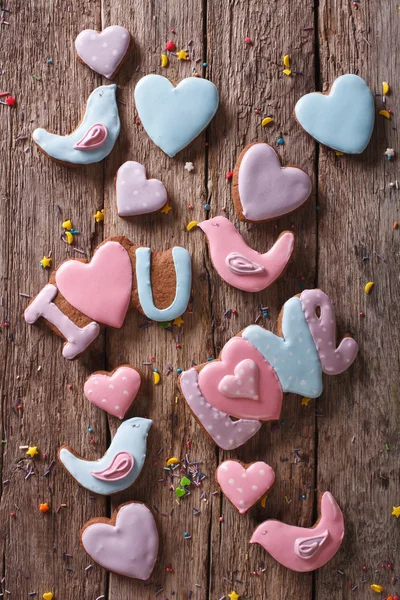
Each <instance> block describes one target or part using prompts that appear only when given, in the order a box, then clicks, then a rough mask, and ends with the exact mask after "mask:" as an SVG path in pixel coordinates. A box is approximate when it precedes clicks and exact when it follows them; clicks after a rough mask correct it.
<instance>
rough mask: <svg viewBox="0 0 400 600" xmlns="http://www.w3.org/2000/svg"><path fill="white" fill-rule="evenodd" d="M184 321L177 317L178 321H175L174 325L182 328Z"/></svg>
mask: <svg viewBox="0 0 400 600" xmlns="http://www.w3.org/2000/svg"><path fill="white" fill-rule="evenodd" d="M183 323H184V321H183V319H182V317H177V318H176V319H174V325H178V327H181V325H183Z"/></svg>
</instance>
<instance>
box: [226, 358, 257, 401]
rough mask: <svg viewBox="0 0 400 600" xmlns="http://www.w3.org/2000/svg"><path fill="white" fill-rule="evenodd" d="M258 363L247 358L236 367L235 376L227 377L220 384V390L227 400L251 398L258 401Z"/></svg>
mask: <svg viewBox="0 0 400 600" xmlns="http://www.w3.org/2000/svg"><path fill="white" fill-rule="evenodd" d="M258 374H259V369H258V365H257V363H255V362H254V360H251V358H246V359H245V360H242V362H240V363H238V364H237V365H236V367H235V373H234V375H225V377H224V378H223V379H221V381H220V382H219V384H218V389H219V391H220V392H221V394H222V395H223V396H226V397H227V398H249V399H250V400H258Z"/></svg>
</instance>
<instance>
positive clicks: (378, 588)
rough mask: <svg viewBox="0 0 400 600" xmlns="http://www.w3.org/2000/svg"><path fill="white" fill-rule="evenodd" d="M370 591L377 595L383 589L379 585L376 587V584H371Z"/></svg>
mask: <svg viewBox="0 0 400 600" xmlns="http://www.w3.org/2000/svg"><path fill="white" fill-rule="evenodd" d="M371 590H372V591H373V592H376V593H377V594H380V593H381V592H383V587H382V586H381V585H377V584H376V583H373V584H372V585H371Z"/></svg>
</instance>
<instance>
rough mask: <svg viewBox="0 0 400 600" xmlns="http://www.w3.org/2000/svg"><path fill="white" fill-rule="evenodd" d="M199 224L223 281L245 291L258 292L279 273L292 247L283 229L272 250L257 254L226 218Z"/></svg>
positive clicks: (288, 258)
mask: <svg viewBox="0 0 400 600" xmlns="http://www.w3.org/2000/svg"><path fill="white" fill-rule="evenodd" d="M198 226H199V227H200V228H201V229H202V230H203V231H204V233H205V234H206V236H207V240H208V244H209V247H210V253H211V260H212V263H213V265H214V267H215V268H216V270H217V271H218V273H219V275H220V276H221V277H222V279H223V280H224V281H226V282H227V283H229V284H230V285H232V286H233V287H236V288H238V289H239V290H244V291H246V292H260V291H261V290H265V289H266V288H267V287H269V286H270V285H272V283H273V282H274V281H275V280H276V279H277V278H278V277H279V276H280V275H281V274H282V272H283V271H284V269H285V267H286V265H287V264H288V262H289V260H290V257H291V255H292V252H293V248H294V235H293V233H292V232H291V231H284V232H283V233H281V235H280V236H279V237H278V239H277V241H276V242H275V244H274V245H273V246H272V248H271V250H269V251H268V252H266V253H265V254H260V253H259V252H256V251H255V250H252V248H249V246H248V245H247V244H246V242H245V241H244V239H243V238H242V236H241V235H240V233H239V232H238V230H237V229H236V227H235V226H234V225H233V224H232V223H231V222H230V221H228V219H226V218H225V217H214V218H213V219H208V220H207V221H202V222H201V223H199V224H198Z"/></svg>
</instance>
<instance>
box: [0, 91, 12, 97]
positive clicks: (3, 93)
mask: <svg viewBox="0 0 400 600" xmlns="http://www.w3.org/2000/svg"><path fill="white" fill-rule="evenodd" d="M9 95H10V92H1V93H0V98H4V96H9Z"/></svg>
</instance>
